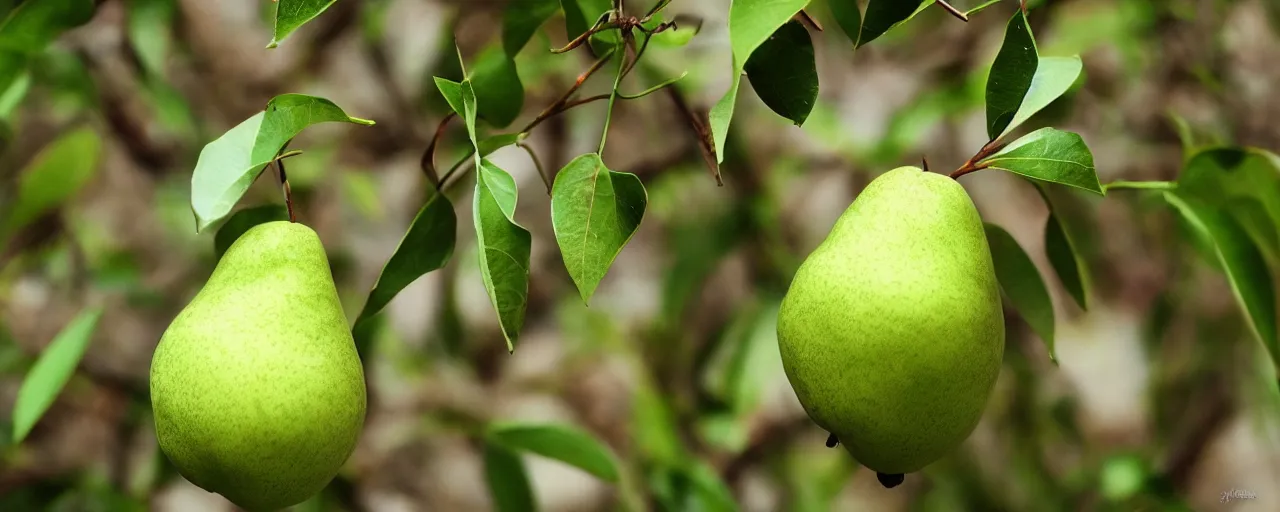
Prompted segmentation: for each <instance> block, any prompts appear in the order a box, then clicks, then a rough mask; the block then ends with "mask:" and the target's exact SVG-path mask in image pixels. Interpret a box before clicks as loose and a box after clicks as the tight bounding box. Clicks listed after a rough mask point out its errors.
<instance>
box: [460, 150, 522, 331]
mask: <svg viewBox="0 0 1280 512" xmlns="http://www.w3.org/2000/svg"><path fill="white" fill-rule="evenodd" d="M516 199H517V195H516V183H515V180H514V179H512V178H511V175H510V174H507V172H506V171H504V170H502V169H500V168H498V167H497V166H495V165H493V164H492V163H490V162H488V161H487V160H486V161H484V162H482V164H481V166H480V168H479V169H477V170H476V192H475V201H474V204H473V206H472V208H473V216H474V217H475V226H476V241H477V242H478V243H479V246H480V276H481V278H482V279H484V288H485V291H486V292H488V294H489V300H490V303H491V304H492V305H493V309H494V310H495V311H497V313H498V323H499V324H500V325H501V327H502V335H503V337H504V338H506V340H507V350H508V351H512V352H514V351H515V343H516V341H517V340H518V339H519V338H520V328H521V326H523V325H524V313H525V308H526V307H527V306H528V303H529V254H530V250H531V247H532V244H533V237H532V236H531V235H530V234H529V232H528V231H527V230H525V229H524V228H523V227H520V225H519V224H517V223H516V221H515V209H516Z"/></svg>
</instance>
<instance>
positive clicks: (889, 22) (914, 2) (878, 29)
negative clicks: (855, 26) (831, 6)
mask: <svg viewBox="0 0 1280 512" xmlns="http://www.w3.org/2000/svg"><path fill="white" fill-rule="evenodd" d="M832 1H833V2H837V3H838V2H841V1H846V2H849V3H853V2H854V1H855V0H832ZM931 4H933V0H871V1H870V2H868V3H867V14H866V16H864V17H863V19H862V31H861V33H860V37H859V38H858V47H862V46H863V45H866V44H867V43H870V42H871V41H874V40H876V38H878V37H880V36H882V35H884V33H885V32H888V31H889V30H890V29H892V28H894V27H896V26H898V25H899V24H901V23H902V22H904V21H907V20H909V19H911V18H912V17H914V16H915V15H916V13H918V12H920V11H921V10H922V9H924V8H925V7H927V6H929V5H931Z"/></svg>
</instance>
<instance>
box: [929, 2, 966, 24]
mask: <svg viewBox="0 0 1280 512" xmlns="http://www.w3.org/2000/svg"><path fill="white" fill-rule="evenodd" d="M934 3H936V4H938V6H939V7H942V8H943V9H946V10H947V12H949V13H951V15H952V16H955V17H956V19H958V20H960V21H963V22H965V23H968V22H969V15H967V14H965V13H964V12H963V11H961V10H960V9H956V8H955V7H953V6H952V5H951V4H950V3H947V0H935V2H934Z"/></svg>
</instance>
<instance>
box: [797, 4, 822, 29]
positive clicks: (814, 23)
mask: <svg viewBox="0 0 1280 512" xmlns="http://www.w3.org/2000/svg"><path fill="white" fill-rule="evenodd" d="M796 16H797V17H799V18H800V21H801V22H802V23H804V24H806V25H809V26H811V27H813V29H814V30H817V31H818V32H822V31H823V30H822V24H821V23H818V19H817V18H814V17H813V16H811V15H810V14H809V11H806V10H804V9H801V10H800V13H799V14H796Z"/></svg>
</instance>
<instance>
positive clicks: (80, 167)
mask: <svg viewBox="0 0 1280 512" xmlns="http://www.w3.org/2000/svg"><path fill="white" fill-rule="evenodd" d="M101 152H102V138H101V137H100V136H99V135H98V134H97V133H95V132H94V131H93V129H92V128H90V127H87V126H86V127H81V128H77V129H75V130H73V131H71V132H68V133H67V134H65V135H62V136H61V137H59V138H58V139H56V140H54V141H53V142H51V143H49V145H48V146H45V147H44V148H43V149H41V150H40V153H38V154H37V155H36V156H35V158H33V159H32V160H31V163H29V164H27V166H26V168H25V169H23V170H22V172H21V174H20V175H19V176H18V184H17V194H16V195H15V196H14V197H13V198H12V201H13V203H12V204H11V205H0V216H3V217H0V242H2V241H3V240H4V238H5V237H7V236H8V235H11V234H13V233H14V232H16V231H17V230H19V229H22V228H23V227H25V226H27V225H28V224H30V223H31V222H32V221H34V220H36V219H37V218H39V217H40V216H41V215H44V214H46V213H49V212H51V211H54V210H57V209H58V208H60V207H61V206H62V204H63V203H65V202H66V201H67V200H68V199H69V198H71V197H74V196H75V194H77V193H79V192H80V190H81V189H82V188H84V186H85V185H86V184H88V183H89V181H90V180H92V179H93V177H94V175H95V174H96V171H97V169H98V160H99V155H100V153H101Z"/></svg>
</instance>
